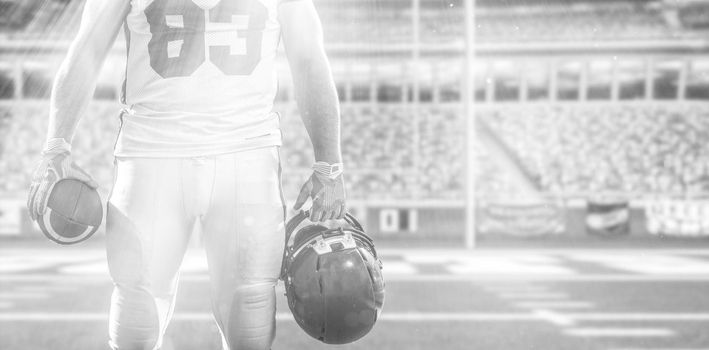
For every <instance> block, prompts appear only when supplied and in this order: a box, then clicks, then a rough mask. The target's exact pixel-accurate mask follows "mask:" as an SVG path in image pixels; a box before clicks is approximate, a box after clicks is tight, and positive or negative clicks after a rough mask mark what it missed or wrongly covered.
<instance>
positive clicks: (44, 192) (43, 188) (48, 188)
mask: <svg viewBox="0 0 709 350" xmlns="http://www.w3.org/2000/svg"><path fill="white" fill-rule="evenodd" d="M54 184H56V181H50V180H45V181H42V184H41V185H40V186H39V190H37V199H35V213H36V214H37V216H38V217H39V216H40V215H43V214H44V211H45V210H46V209H47V202H48V201H49V194H51V193H52V189H53V188H54Z"/></svg>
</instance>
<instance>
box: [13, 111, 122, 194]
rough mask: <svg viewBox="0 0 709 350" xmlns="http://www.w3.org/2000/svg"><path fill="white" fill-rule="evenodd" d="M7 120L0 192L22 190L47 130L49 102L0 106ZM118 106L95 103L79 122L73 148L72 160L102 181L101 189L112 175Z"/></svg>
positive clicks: (25, 186) (18, 191) (107, 186)
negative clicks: (6, 115)
mask: <svg viewBox="0 0 709 350" xmlns="http://www.w3.org/2000/svg"><path fill="white" fill-rule="evenodd" d="M0 111H1V112H0V113H2V114H8V115H9V118H8V119H9V121H8V123H6V125H5V127H4V128H3V129H0V135H4V137H3V138H2V140H1V141H2V142H1V143H0V174H1V175H0V177H1V178H2V180H1V181H0V192H3V193H21V192H23V191H25V190H26V189H27V188H28V186H29V183H30V176H31V173H32V171H33V170H34V168H35V166H36V165H37V162H38V161H39V159H40V158H39V155H40V151H41V150H42V147H43V145H44V141H45V139H46V134H47V121H48V118H47V116H48V111H49V107H48V103H46V102H30V103H19V104H16V105H12V106H2V107H0ZM118 120H119V119H118V106H117V105H116V104H115V103H94V104H92V105H91V106H90V107H89V110H88V111H87V112H86V115H85V116H84V118H83V119H82V121H81V122H80V124H79V126H78V129H77V133H76V136H75V138H74V140H73V144H72V148H73V154H74V157H75V160H76V161H77V163H78V164H80V165H81V166H82V167H84V168H85V169H86V170H87V171H89V172H90V173H91V175H92V176H93V177H94V178H95V179H96V180H97V181H98V182H99V184H100V185H101V190H102V191H103V193H107V191H108V190H110V188H111V184H112V179H113V167H112V165H113V157H112V153H111V152H112V150H113V144H114V141H115V136H116V132H117V130H118V125H119V123H118Z"/></svg>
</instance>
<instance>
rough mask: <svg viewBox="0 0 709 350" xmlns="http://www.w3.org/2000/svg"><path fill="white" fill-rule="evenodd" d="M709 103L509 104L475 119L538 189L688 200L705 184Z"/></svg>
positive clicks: (708, 175)
mask: <svg viewBox="0 0 709 350" xmlns="http://www.w3.org/2000/svg"><path fill="white" fill-rule="evenodd" d="M707 114H709V106H707V105H706V104H660V105H653V104H630V105H622V104H621V105H610V104H602V105H593V104H588V105H571V104H568V105H563V104H561V105H539V106H528V105H527V106H522V105H517V106H514V105H508V106H504V107H502V106H501V107H497V108H494V109H489V110H487V111H485V112H482V113H480V117H481V121H482V122H484V123H486V125H488V126H489V127H490V129H492V130H493V131H494V134H495V135H497V136H498V137H499V138H500V140H501V141H502V142H503V143H504V144H505V145H506V146H507V147H508V149H509V150H510V153H511V154H512V155H513V156H514V157H515V158H516V159H517V160H518V161H519V162H520V163H521V164H522V166H523V167H524V169H525V170H526V171H527V172H528V174H529V175H530V176H532V177H534V178H535V180H536V181H537V183H538V184H539V187H540V188H541V189H542V190H543V191H547V192H557V193H595V192H599V191H614V192H629V193H644V194H648V193H658V194H668V193H672V194H688V193H698V192H702V191H706V189H707V188H708V187H707V186H706V185H707V184H709V182H708V181H709V144H707V142H706V140H707V138H708V137H709V120H708V119H707V117H706V116H707Z"/></svg>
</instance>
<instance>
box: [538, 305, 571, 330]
mask: <svg viewBox="0 0 709 350" xmlns="http://www.w3.org/2000/svg"><path fill="white" fill-rule="evenodd" d="M533 314H534V315H536V316H537V317H539V318H540V319H542V320H545V321H547V322H549V323H551V324H553V325H556V326H559V327H571V326H574V325H576V321H574V320H573V319H572V318H570V317H567V316H565V315H563V314H561V313H558V312H556V311H552V310H546V309H537V310H534V311H533Z"/></svg>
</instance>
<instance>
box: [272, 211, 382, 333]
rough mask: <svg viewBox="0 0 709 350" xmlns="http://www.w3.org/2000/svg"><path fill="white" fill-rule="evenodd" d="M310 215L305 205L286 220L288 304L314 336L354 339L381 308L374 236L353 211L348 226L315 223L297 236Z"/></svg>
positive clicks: (283, 272) (366, 329) (283, 274)
mask: <svg viewBox="0 0 709 350" xmlns="http://www.w3.org/2000/svg"><path fill="white" fill-rule="evenodd" d="M309 215H310V214H309V213H308V211H301V212H300V213H298V214H297V215H296V216H295V217H293V218H292V219H291V220H290V221H288V223H287V224H286V249H285V252H284V257H283V266H282V269H281V279H282V280H283V281H284V282H285V289H286V297H287V298H288V307H289V308H290V310H291V312H292V313H293V317H294V318H295V320H296V322H297V323H298V325H299V326H300V328H302V329H303V330H304V331H305V332H306V333H308V334H309V335H310V336H312V337H313V338H315V339H318V340H320V341H322V342H324V343H327V344H346V343H351V342H353V341H355V340H357V339H360V338H362V337H363V336H364V335H366V334H367V333H368V332H369V331H370V330H371V329H372V327H374V323H375V322H376V321H377V317H378V316H379V313H380V312H381V309H382V305H383V303H384V278H383V277H382V272H381V269H382V263H381V260H379V258H378V256H377V252H376V250H375V249H374V243H373V242H372V239H371V238H370V237H369V236H367V234H365V233H364V229H363V228H362V225H361V224H360V223H359V222H358V221H357V219H355V218H354V216H352V215H350V214H346V215H345V217H344V221H346V222H347V224H348V225H347V227H342V226H338V227H335V228H327V227H325V226H323V225H319V224H310V225H307V226H305V227H302V228H301V229H300V230H298V232H297V233H295V235H294V236H293V232H294V231H295V229H296V228H297V227H298V226H299V225H300V224H301V223H302V222H303V221H304V220H305V219H306V218H308V217H309ZM291 236H293V243H292V244H290V238H291Z"/></svg>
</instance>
